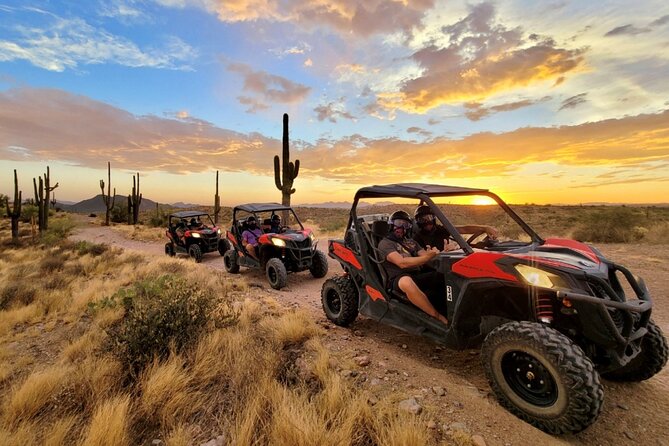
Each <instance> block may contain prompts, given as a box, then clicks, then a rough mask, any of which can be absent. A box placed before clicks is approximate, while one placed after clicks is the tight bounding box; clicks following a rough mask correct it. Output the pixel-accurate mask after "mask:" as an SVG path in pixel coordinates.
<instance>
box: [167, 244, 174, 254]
mask: <svg viewBox="0 0 669 446" xmlns="http://www.w3.org/2000/svg"><path fill="white" fill-rule="evenodd" d="M165 254H167V255H168V256H170V257H174V255H175V252H174V245H173V244H172V243H165Z"/></svg>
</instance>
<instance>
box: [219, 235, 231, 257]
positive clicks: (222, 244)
mask: <svg viewBox="0 0 669 446" xmlns="http://www.w3.org/2000/svg"><path fill="white" fill-rule="evenodd" d="M228 249H230V246H229V245H228V241H227V240H225V239H221V240H219V241H218V253H219V254H220V255H221V256H224V255H225V253H226V252H227V251H228Z"/></svg>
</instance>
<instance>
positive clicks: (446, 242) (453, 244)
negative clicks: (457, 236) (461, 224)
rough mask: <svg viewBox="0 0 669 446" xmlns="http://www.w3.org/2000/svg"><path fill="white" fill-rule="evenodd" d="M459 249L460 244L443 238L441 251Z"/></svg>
mask: <svg viewBox="0 0 669 446" xmlns="http://www.w3.org/2000/svg"><path fill="white" fill-rule="evenodd" d="M456 249H460V245H458V243H457V242H455V241H453V240H448V239H444V250H443V251H442V252H448V251H455V250H456Z"/></svg>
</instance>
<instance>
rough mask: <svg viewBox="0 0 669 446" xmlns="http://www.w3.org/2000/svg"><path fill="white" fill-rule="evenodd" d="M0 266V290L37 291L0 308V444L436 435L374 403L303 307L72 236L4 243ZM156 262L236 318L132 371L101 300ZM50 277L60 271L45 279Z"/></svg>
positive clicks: (153, 269) (115, 319)
mask: <svg viewBox="0 0 669 446" xmlns="http://www.w3.org/2000/svg"><path fill="white" fill-rule="evenodd" d="M0 265H2V268H1V269H0V290H4V289H7V287H8V286H10V287H11V286H12V285H13V284H16V283H18V282H19V281H21V282H20V283H23V282H22V281H26V283H29V284H30V285H31V286H34V287H35V289H36V290H40V291H39V292H38V293H36V294H35V295H34V296H33V298H32V301H31V302H30V303H26V302H25V301H24V299H20V298H19V299H17V298H12V299H11V304H10V305H9V307H8V308H7V309H5V310H0V346H2V348H0V360H1V361H2V365H1V366H0V444H3V445H4V444H8V445H14V444H16V445H32V444H40V445H43V444H47V445H56V444H81V445H107V444H109V445H112V444H113V445H124V444H128V445H129V444H147V443H150V442H151V441H152V440H153V439H155V438H160V439H162V440H163V441H164V444H166V445H174V446H181V445H191V444H201V443H204V442H207V441H209V440H211V439H214V438H217V437H218V436H220V435H223V436H224V438H225V441H226V442H229V443H231V444H296V445H301V444H305V445H306V444H324V445H339V444H430V443H432V442H433V439H432V438H431V437H429V436H428V435H427V434H426V433H425V429H424V428H423V427H420V428H419V427H418V426H419V423H418V422H417V421H416V420H412V419H407V418H404V417H401V416H399V415H398V414H397V410H396V402H395V401H393V400H388V401H381V402H380V403H378V404H377V406H375V408H374V410H371V408H370V406H369V405H368V403H367V395H366V394H365V393H363V392H360V391H358V390H356V389H354V388H353V387H352V386H351V384H349V383H348V382H347V381H345V380H344V379H342V378H341V376H340V375H339V374H338V373H337V372H336V371H335V370H333V369H332V366H331V363H332V362H333V361H332V359H331V358H330V353H329V352H328V350H327V349H326V348H325V347H324V346H323V345H322V344H321V342H320V340H319V337H320V336H321V329H320V328H319V327H318V326H317V325H316V324H315V323H314V322H313V321H311V320H310V318H309V317H308V316H307V315H306V314H305V313H303V312H287V311H286V310H285V309H283V308H281V306H280V305H279V304H278V303H277V302H276V301H273V300H271V299H269V298H264V297H262V296H256V295H254V296H249V288H248V287H247V285H246V284H245V283H244V282H241V281H239V279H237V278H234V279H232V278H231V277H230V276H229V275H226V274H223V273H220V274H219V273H216V274H212V272H211V271H208V270H205V269H204V268H185V267H184V265H183V262H179V261H176V260H173V259H168V258H163V257H161V258H160V259H152V261H151V262H147V261H146V258H144V257H142V256H138V255H137V254H126V253H123V252H121V251H118V250H114V249H107V248H105V249H102V248H100V249H98V248H96V247H95V246H90V245H85V246H84V245H81V244H63V245H56V246H53V247H51V248H46V249H35V248H33V247H30V246H27V247H24V248H22V249H10V250H9V252H7V251H3V252H2V254H0ZM165 272H169V273H171V274H176V275H179V276H182V277H183V278H185V280H188V281H190V282H191V283H193V284H196V283H197V284H198V285H199V286H200V287H204V288H206V289H208V290H210V291H211V292H212V293H213V295H214V296H217V298H218V299H219V300H220V302H221V308H222V307H224V306H225V305H227V306H228V307H229V308H234V309H235V311H236V312H238V314H239V316H238V318H237V319H236V321H237V322H236V323H235V324H233V325H229V324H228V325H225V326H218V327H217V326H214V325H213V324H212V325H210V326H208V328H207V330H206V331H205V332H203V334H202V335H201V337H199V338H198V339H196V342H195V343H194V344H193V345H192V346H191V347H189V348H186V349H183V350H179V351H177V350H172V351H171V353H170V354H169V355H168V356H167V357H165V358H164V359H162V360H159V359H155V360H154V361H153V362H151V363H149V365H148V366H147V367H145V368H144V369H143V370H142V371H141V373H140V374H139V375H137V376H136V377H135V376H134V375H130V374H129V373H128V369H127V368H126V367H125V365H124V363H123V362H121V361H120V360H119V359H118V358H117V357H116V356H114V355H113V349H111V348H110V345H109V343H110V339H111V337H110V336H109V334H108V333H109V331H110V330H112V329H113V328H114V327H115V326H117V325H118V324H119V323H121V322H122V321H124V320H125V318H126V317H127V315H126V313H125V309H124V307H123V305H120V304H119V302H118V301H115V300H114V299H113V298H112V297H113V296H114V295H115V293H117V292H118V291H119V290H120V289H122V288H126V287H131V286H133V285H134V284H136V283H139V282H141V281H146V280H149V281H150V280H154V279H155V278H156V277H159V276H161V275H163V274H165ZM53 275H59V276H61V279H62V281H61V282H59V284H58V286H55V287H52V288H49V287H48V286H45V285H46V284H47V283H48V281H49V280H52V278H50V276H53ZM10 291H11V292H14V291H12V290H10ZM23 292H24V291H21V290H16V293H19V294H20V293H23ZM258 293H261V291H258ZM25 300H29V299H25ZM229 308H228V310H226V311H229ZM221 311H222V310H221ZM8 345H12V348H8V347H6V346H8ZM28 346H30V348H27V347H28Z"/></svg>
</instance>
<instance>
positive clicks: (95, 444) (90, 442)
mask: <svg viewBox="0 0 669 446" xmlns="http://www.w3.org/2000/svg"><path fill="white" fill-rule="evenodd" d="M130 404H131V398H130V396H129V395H122V396H118V397H115V398H112V399H110V400H105V401H103V402H102V403H101V404H100V405H99V406H98V407H97V408H96V409H95V413H94V414H93V418H92V419H91V422H90V425H89V426H88V429H87V433H86V436H85V438H84V440H83V441H82V443H81V444H82V445H86V446H111V445H114V446H124V445H129V444H132V442H131V436H130V432H128V428H129V426H130V421H131V420H130V413H129V412H130Z"/></svg>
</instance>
